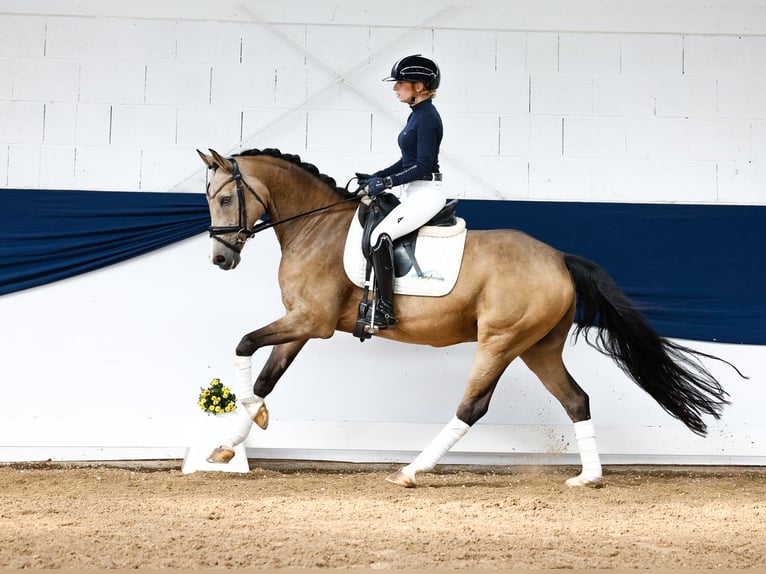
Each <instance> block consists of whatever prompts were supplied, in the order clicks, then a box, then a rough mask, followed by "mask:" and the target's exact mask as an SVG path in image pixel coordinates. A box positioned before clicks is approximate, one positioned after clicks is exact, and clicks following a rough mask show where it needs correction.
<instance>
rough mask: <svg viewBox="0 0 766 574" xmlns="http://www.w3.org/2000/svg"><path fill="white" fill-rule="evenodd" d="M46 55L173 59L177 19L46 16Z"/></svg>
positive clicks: (72, 57) (91, 58)
mask: <svg viewBox="0 0 766 574" xmlns="http://www.w3.org/2000/svg"><path fill="white" fill-rule="evenodd" d="M45 46H46V55H47V56H48V57H50V58H69V59H73V60H134V61H136V60H137V61H145V60H147V59H149V58H151V59H173V58H174V57H175V50H176V35H175V22H173V21H162V20H152V19H142V20H136V19H131V18H125V19H122V18H114V19H113V18H100V17H97V18H77V17H68V16H66V17H58V16H49V17H48V18H46V43H45Z"/></svg>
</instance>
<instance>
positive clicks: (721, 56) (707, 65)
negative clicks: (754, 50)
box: [684, 36, 755, 78]
mask: <svg viewBox="0 0 766 574" xmlns="http://www.w3.org/2000/svg"><path fill="white" fill-rule="evenodd" d="M750 53H751V39H750V38H747V37H742V36H686V37H685V38H684V73H685V74H688V75H690V76H702V77H707V78H718V77H726V76H734V77H737V76H738V77H742V76H746V75H748V74H750V73H751V72H753V71H755V70H752V69H751V61H752V60H751V58H750V57H749V54H750Z"/></svg>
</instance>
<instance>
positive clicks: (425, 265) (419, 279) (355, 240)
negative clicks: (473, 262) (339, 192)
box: [343, 216, 466, 297]
mask: <svg viewBox="0 0 766 574" xmlns="http://www.w3.org/2000/svg"><path fill="white" fill-rule="evenodd" d="M456 220H457V223H456V224H455V225H451V226H449V227H441V226H439V227H436V226H425V227H421V228H420V230H419V231H418V239H417V243H416V248H415V259H416V260H417V265H414V264H413V265H411V266H409V270H408V271H407V272H406V274H404V275H402V276H401V277H399V276H398V275H399V274H397V277H396V280H395V281H394V293H399V294H401V295H421V296H427V297H441V296H443V295H446V294H447V293H449V292H450V291H452V288H453V287H454V286H455V283H456V282H457V277H458V274H459V273H460V263H461V262H462V260H463V247H464V246H465V236H466V228H465V221H464V220H463V219H461V218H460V217H457V218H456ZM363 233H364V228H363V227H362V225H361V224H360V223H359V218H358V217H357V216H354V218H353V219H352V220H351V226H350V227H349V230H348V236H347V238H346V248H345V250H344V252H343V266H344V268H345V270H346V275H348V278H349V279H350V280H351V282H352V283H353V284H354V285H356V286H357V287H364V278H365V272H366V269H367V260H366V259H365V258H364V255H363V254H362V234H363ZM397 251H398V250H397ZM394 257H395V258H397V257H407V255H406V253H403V252H402V253H395V255H394ZM418 269H420V275H419V274H418Z"/></svg>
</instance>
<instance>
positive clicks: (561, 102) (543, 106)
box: [529, 74, 593, 115]
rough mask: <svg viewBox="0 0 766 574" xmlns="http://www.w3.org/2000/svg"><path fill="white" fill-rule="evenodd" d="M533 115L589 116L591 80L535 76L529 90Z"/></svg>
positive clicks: (559, 75) (591, 101) (563, 76)
mask: <svg viewBox="0 0 766 574" xmlns="http://www.w3.org/2000/svg"><path fill="white" fill-rule="evenodd" d="M529 99H530V105H529V107H530V110H531V112H532V113H533V114H570V115H591V114H592V113H593V78H590V77H585V76H569V75H563V74H556V75H535V76H532V84H531V88H530V97H529Z"/></svg>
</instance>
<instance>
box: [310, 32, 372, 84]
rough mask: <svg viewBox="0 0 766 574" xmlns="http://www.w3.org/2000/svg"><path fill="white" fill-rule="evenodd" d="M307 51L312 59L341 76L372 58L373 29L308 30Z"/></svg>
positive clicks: (311, 61) (311, 60)
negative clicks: (371, 31) (371, 30)
mask: <svg viewBox="0 0 766 574" xmlns="http://www.w3.org/2000/svg"><path fill="white" fill-rule="evenodd" d="M305 49H306V52H307V53H308V54H310V55H311V58H309V59H308V62H307V63H309V64H313V60H314V59H316V60H318V61H319V62H321V63H322V64H323V65H324V66H327V67H329V68H330V69H331V70H332V71H334V72H335V73H336V74H338V75H342V74H346V73H347V72H349V71H351V70H352V69H354V68H356V67H358V66H359V65H360V64H363V63H365V62H366V61H367V60H368V58H369V57H370V55H371V50H372V47H371V46H370V28H369V27H367V26H306V42H305Z"/></svg>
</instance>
